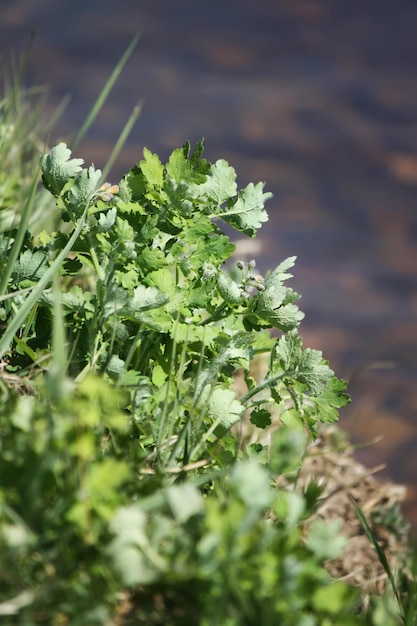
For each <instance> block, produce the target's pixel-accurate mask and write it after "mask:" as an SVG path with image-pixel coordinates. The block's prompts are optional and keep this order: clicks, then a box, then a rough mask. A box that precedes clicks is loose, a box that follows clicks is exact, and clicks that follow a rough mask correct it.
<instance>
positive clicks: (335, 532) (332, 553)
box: [306, 519, 347, 560]
mask: <svg viewBox="0 0 417 626" xmlns="http://www.w3.org/2000/svg"><path fill="white" fill-rule="evenodd" d="M340 527H341V521H340V520H337V519H330V520H321V519H319V520H316V521H315V522H313V524H312V525H311V527H310V529H309V531H308V536H307V539H306V545H307V546H308V547H309V548H310V550H311V551H312V552H314V554H315V555H316V557H317V558H318V559H320V560H325V559H334V558H335V557H338V556H340V554H341V552H343V550H344V548H345V547H346V543H347V540H346V537H344V536H343V535H341V534H340Z"/></svg>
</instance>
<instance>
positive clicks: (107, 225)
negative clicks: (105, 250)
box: [97, 207, 117, 233]
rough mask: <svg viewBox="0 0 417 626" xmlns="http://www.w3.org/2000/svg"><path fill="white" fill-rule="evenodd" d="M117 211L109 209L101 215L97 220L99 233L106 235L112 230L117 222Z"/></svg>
mask: <svg viewBox="0 0 417 626" xmlns="http://www.w3.org/2000/svg"><path fill="white" fill-rule="evenodd" d="M116 216H117V209H116V208H115V207H113V208H111V209H109V210H108V211H106V212H105V213H100V215H99V216H98V220H97V230H98V232H99V233H105V232H107V231H108V230H110V229H111V227H112V226H113V225H114V223H115V221H116Z"/></svg>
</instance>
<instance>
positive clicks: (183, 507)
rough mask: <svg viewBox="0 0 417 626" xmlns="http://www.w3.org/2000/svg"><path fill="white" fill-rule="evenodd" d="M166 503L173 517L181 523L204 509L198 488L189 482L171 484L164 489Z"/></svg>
mask: <svg viewBox="0 0 417 626" xmlns="http://www.w3.org/2000/svg"><path fill="white" fill-rule="evenodd" d="M166 495H167V500H168V504H169V506H170V508H171V511H172V513H173V515H174V517H175V518H176V519H177V520H178V521H179V522H180V523H181V524H184V523H185V522H187V521H188V520H189V519H190V517H193V516H194V515H198V514H199V513H201V512H202V511H203V509H204V506H203V505H204V503H203V499H202V497H201V495H200V492H199V491H198V489H197V488H196V487H195V486H194V485H193V484H192V483H190V482H186V483H182V484H180V485H171V486H170V487H168V488H167V490H166Z"/></svg>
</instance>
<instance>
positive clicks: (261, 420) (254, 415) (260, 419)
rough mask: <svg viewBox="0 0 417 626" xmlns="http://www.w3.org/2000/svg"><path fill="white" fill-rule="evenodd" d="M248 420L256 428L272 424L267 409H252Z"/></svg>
mask: <svg viewBox="0 0 417 626" xmlns="http://www.w3.org/2000/svg"><path fill="white" fill-rule="evenodd" d="M250 422H251V424H253V425H254V426H256V427H257V428H267V427H268V426H270V425H271V424H272V420H271V414H270V412H269V411H268V410H267V409H253V411H252V412H251V414H250Z"/></svg>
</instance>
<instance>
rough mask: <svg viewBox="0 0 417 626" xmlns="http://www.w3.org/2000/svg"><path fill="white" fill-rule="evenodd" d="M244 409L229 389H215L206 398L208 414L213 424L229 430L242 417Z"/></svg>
mask: <svg viewBox="0 0 417 626" xmlns="http://www.w3.org/2000/svg"><path fill="white" fill-rule="evenodd" d="M244 410H245V409H244V407H243V406H242V404H241V403H240V402H239V400H237V398H236V394H235V392H234V391H232V390H231V389H224V388H222V387H216V388H215V389H214V390H213V391H212V392H211V394H210V396H209V398H208V413H209V415H210V417H211V419H212V420H213V422H218V423H219V424H222V426H224V427H225V428H230V426H232V425H233V424H235V423H236V422H238V421H239V420H240V418H241V417H242V414H243V411H244Z"/></svg>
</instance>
